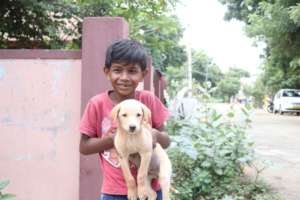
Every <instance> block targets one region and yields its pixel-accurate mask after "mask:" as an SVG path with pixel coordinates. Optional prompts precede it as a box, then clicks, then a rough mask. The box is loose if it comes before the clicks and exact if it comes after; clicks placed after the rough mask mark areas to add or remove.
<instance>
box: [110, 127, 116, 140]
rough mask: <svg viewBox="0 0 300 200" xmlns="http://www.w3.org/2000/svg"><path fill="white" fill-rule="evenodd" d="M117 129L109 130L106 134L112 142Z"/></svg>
mask: <svg viewBox="0 0 300 200" xmlns="http://www.w3.org/2000/svg"><path fill="white" fill-rule="evenodd" d="M116 132H117V128H112V129H111V130H110V133H109V134H108V137H110V138H111V139H112V141H113V142H114V141H115V136H116Z"/></svg>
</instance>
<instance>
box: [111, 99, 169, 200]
mask: <svg viewBox="0 0 300 200" xmlns="http://www.w3.org/2000/svg"><path fill="white" fill-rule="evenodd" d="M111 117H112V119H114V120H115V121H117V122H118V128H117V130H116V135H115V139H114V145H115V148H116V150H117V152H118V159H119V162H120V165H121V169H122V171H123V174H124V178H125V181H126V184H127V188H128V193H127V198H128V199H129V200H137V198H139V199H140V200H146V199H147V198H148V200H156V192H155V191H154V190H153V189H152V188H151V180H152V179H153V178H156V177H154V176H150V175H148V170H149V164H150V161H151V157H152V156H156V159H158V162H159V172H158V180H159V183H160V186H161V189H162V194H163V200H169V199H170V197H169V190H170V181H171V173H172V168H171V162H170V160H169V158H168V155H167V153H166V152H165V151H164V150H163V148H162V147H161V145H160V144H159V143H157V144H156V145H155V148H154V149H153V144H152V132H151V131H152V128H151V126H150V124H149V122H150V120H151V112H150V110H149V109H148V108H147V107H146V106H145V105H144V104H142V103H141V102H139V101H137V100H133V99H130V100H124V101H122V102H121V103H119V104H118V105H116V106H115V107H114V108H113V110H112V111H111ZM135 153H138V154H139V155H140V161H139V162H138V163H139V168H138V175H137V185H138V187H137V186H136V182H135V179H134V177H133V176H132V174H131V172H130V166H129V159H130V155H132V154H135Z"/></svg>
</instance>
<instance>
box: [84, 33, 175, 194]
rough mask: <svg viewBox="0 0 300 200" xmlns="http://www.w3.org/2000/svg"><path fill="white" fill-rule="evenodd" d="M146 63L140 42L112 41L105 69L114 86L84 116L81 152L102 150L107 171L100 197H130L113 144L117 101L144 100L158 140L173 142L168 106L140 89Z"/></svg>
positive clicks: (91, 103) (163, 143) (165, 143)
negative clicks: (168, 127) (168, 129)
mask: <svg viewBox="0 0 300 200" xmlns="http://www.w3.org/2000/svg"><path fill="white" fill-rule="evenodd" d="M146 66H147V53H146V50H145V49H144V48H142V46H141V45H140V44H139V43H138V42H136V41H133V40H127V39H126V40H121V41H118V42H116V43H114V44H112V45H111V46H110V47H109V48H108V49H107V52H106V60H105V67H104V73H105V75H106V77H107V79H108V80H109V81H110V83H111V85H112V88H113V90H111V91H107V92H104V93H101V94H99V95H96V96H94V97H92V98H91V99H90V101H89V102H88V104H87V106H86V109H85V112H84V114H83V116H82V119H81V122H80V132H81V140H80V152H81V153H82V154H85V155H88V154H93V153H99V156H100V161H101V162H100V165H101V169H102V172H103V183H102V189H101V197H100V200H126V199H127V196H126V194H127V187H126V183H125V180H124V177H123V173H122V170H121V168H120V165H119V163H118V159H117V155H116V151H115V149H114V148H113V147H114V144H113V132H114V129H115V124H113V123H112V121H111V119H110V118H109V114H110V111H111V110H112V108H113V107H114V105H116V104H118V103H120V102H121V101H123V100H125V99H136V100H139V101H141V102H142V103H144V104H145V105H146V106H147V107H148V108H149V109H150V110H151V112H152V127H153V128H154V129H155V130H154V131H153V141H154V143H155V141H156V142H158V143H160V144H161V146H162V147H163V148H167V147H168V146H169V144H170V138H169V137H168V135H167V134H166V133H165V132H164V122H165V121H166V119H167V118H168V115H169V113H168V110H167V109H166V108H165V106H164V105H163V104H162V103H161V102H160V100H159V99H158V98H157V97H155V96H154V95H153V94H152V93H150V92H147V91H136V88H137V86H138V84H139V82H141V81H143V79H144V77H145V76H146V75H147V73H148V70H147V68H146ZM153 160H155V159H153ZM154 163H155V162H154ZM152 164H153V163H152ZM156 165H157V164H156ZM154 166H155V164H154ZM156 167H157V166H156ZM150 168H151V167H150ZM131 169H132V173H133V174H135V176H136V173H137V169H136V167H135V166H131ZM152 187H153V188H154V189H155V190H156V191H157V200H161V199H162V197H161V191H160V190H159V185H158V182H157V180H155V181H153V183H152Z"/></svg>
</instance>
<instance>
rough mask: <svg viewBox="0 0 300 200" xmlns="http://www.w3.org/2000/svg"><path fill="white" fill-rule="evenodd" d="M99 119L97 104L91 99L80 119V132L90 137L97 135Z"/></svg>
mask: <svg viewBox="0 0 300 200" xmlns="http://www.w3.org/2000/svg"><path fill="white" fill-rule="evenodd" d="M97 121H98V120H97V110H96V106H95V105H94V104H93V103H92V102H91V101H89V103H88V104H87V106H86V108H85V111H84V113H83V116H82V118H81V121H80V125H79V130H80V133H82V134H85V135H88V136H89V137H97Z"/></svg>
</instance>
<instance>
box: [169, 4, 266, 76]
mask: <svg viewBox="0 0 300 200" xmlns="http://www.w3.org/2000/svg"><path fill="white" fill-rule="evenodd" d="M181 1H182V2H181V3H180V4H179V5H178V6H177V9H176V11H175V14H176V15H177V16H178V17H179V19H180V21H181V24H182V25H183V26H184V27H185V29H186V30H185V32H184V38H183V40H182V41H181V42H182V43H183V44H190V45H191V48H192V49H196V50H203V51H204V52H205V53H206V54H207V55H208V56H209V57H210V58H212V59H213V61H214V62H215V63H216V64H217V65H218V66H219V67H220V68H221V70H222V71H226V70H227V69H228V68H229V67H238V68H242V69H245V70H247V71H249V72H250V74H251V75H252V76H253V75H254V76H255V75H257V74H258V73H260V70H259V66H260V63H261V60H260V58H259V55H260V54H261V52H262V50H261V48H258V47H254V46H253V40H252V39H250V38H248V37H247V36H246V34H245V33H244V30H243V27H244V25H243V23H242V22H239V21H236V20H234V21H229V22H228V21H224V19H223V17H224V14H225V12H226V7H225V6H223V5H222V4H221V3H219V2H218V0H181Z"/></svg>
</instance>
